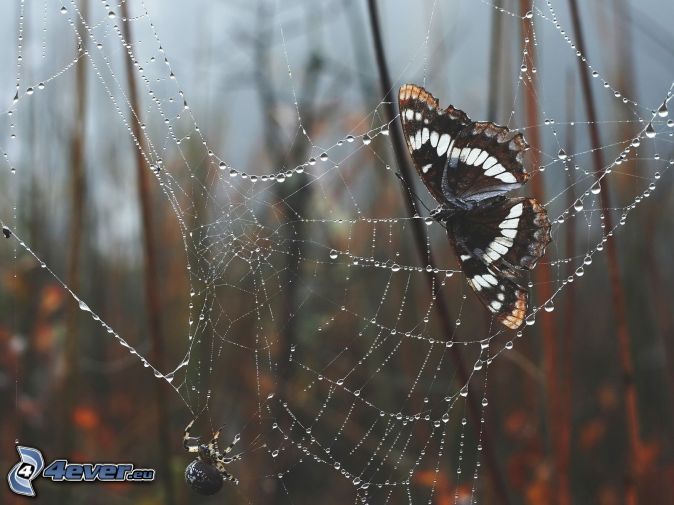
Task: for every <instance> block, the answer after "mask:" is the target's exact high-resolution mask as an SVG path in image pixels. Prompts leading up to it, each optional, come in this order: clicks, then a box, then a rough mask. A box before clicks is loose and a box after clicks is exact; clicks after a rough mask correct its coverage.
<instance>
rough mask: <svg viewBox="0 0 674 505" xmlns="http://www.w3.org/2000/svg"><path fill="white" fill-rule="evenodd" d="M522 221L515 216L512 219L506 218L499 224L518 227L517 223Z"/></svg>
mask: <svg viewBox="0 0 674 505" xmlns="http://www.w3.org/2000/svg"><path fill="white" fill-rule="evenodd" d="M519 222H520V218H518V217H515V218H512V219H504V220H503V221H501V224H500V225H498V227H499V228H511V229H516V228H517V224H518V223H519Z"/></svg>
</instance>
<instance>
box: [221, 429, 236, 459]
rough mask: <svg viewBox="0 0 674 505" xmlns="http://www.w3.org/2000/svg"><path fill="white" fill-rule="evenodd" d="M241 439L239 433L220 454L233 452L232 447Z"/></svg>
mask: <svg viewBox="0 0 674 505" xmlns="http://www.w3.org/2000/svg"><path fill="white" fill-rule="evenodd" d="M239 439H240V437H239V435H236V436H235V437H234V438H233V439H232V443H231V444H229V445H228V446H227V447H225V449H224V450H223V451H222V452H221V453H220V454H221V455H223V456H224V455H225V454H229V453H230V452H232V449H233V448H234V446H235V445H236V444H237V443H238V441H239ZM237 459H238V458H237Z"/></svg>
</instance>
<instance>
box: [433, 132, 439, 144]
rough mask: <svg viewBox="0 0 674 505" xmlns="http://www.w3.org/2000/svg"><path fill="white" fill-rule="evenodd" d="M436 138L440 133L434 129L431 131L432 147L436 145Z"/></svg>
mask: <svg viewBox="0 0 674 505" xmlns="http://www.w3.org/2000/svg"><path fill="white" fill-rule="evenodd" d="M438 140H440V135H439V134H438V132H436V131H432V132H431V145H432V146H433V147H438Z"/></svg>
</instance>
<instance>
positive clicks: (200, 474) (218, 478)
mask: <svg viewBox="0 0 674 505" xmlns="http://www.w3.org/2000/svg"><path fill="white" fill-rule="evenodd" d="M185 482H187V483H188V484H189V485H190V487H191V488H192V489H194V491H196V492H197V493H199V494H202V495H211V494H215V493H217V492H218V491H220V489H221V488H222V474H221V473H220V472H218V469H217V468H215V466H213V465H209V464H208V463H206V462H204V461H202V460H201V459H195V460H194V461H192V462H191V463H190V464H189V465H187V468H185Z"/></svg>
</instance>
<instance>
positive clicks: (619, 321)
mask: <svg viewBox="0 0 674 505" xmlns="http://www.w3.org/2000/svg"><path fill="white" fill-rule="evenodd" d="M569 6H570V8H571V20H572V23H573V31H574V33H575V35H576V47H577V48H578V50H579V51H580V53H581V54H582V55H585V54H587V53H586V52H585V39H584V36H583V29H582V26H581V23H580V14H579V12H578V2H577V1H576V0H569ZM578 66H579V69H580V72H579V73H580V79H581V86H582V90H583V99H584V102H585V109H586V113H587V116H588V121H589V129H590V142H591V145H592V155H593V160H594V174H595V177H596V179H597V184H601V185H602V186H603V187H602V188H601V204H602V207H603V208H604V209H606V212H605V213H604V223H605V225H606V229H608V230H612V229H613V218H612V216H611V209H612V208H613V206H612V205H611V196H610V192H609V187H608V181H607V180H606V178H603V179H602V173H603V171H604V156H603V151H602V149H601V140H600V138H599V128H598V127H597V113H596V109H595V102H594V97H593V94H592V87H591V85H590V78H589V77H588V71H587V69H586V68H585V67H584V63H583V60H582V59H581V58H578ZM606 258H607V264H608V272H609V281H610V283H611V293H612V302H613V316H614V317H615V324H616V333H617V337H618V349H619V353H620V366H621V369H622V374H623V381H624V382H623V387H624V393H625V415H626V417H627V428H628V440H629V449H628V454H627V457H626V461H627V462H628V463H627V464H628V469H627V475H626V478H625V500H626V503H627V504H628V505H635V504H636V503H637V490H636V480H637V472H638V464H639V463H638V462H639V458H640V456H641V455H642V454H643V444H642V441H641V430H640V421H639V407H638V399H637V391H636V386H635V384H634V362H633V359H632V350H631V338H630V332H629V326H628V321H627V304H626V301H625V291H624V288H623V283H622V278H621V273H620V264H619V263H618V252H617V250H616V246H615V240H614V239H610V240H608V241H607V242H606Z"/></svg>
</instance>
